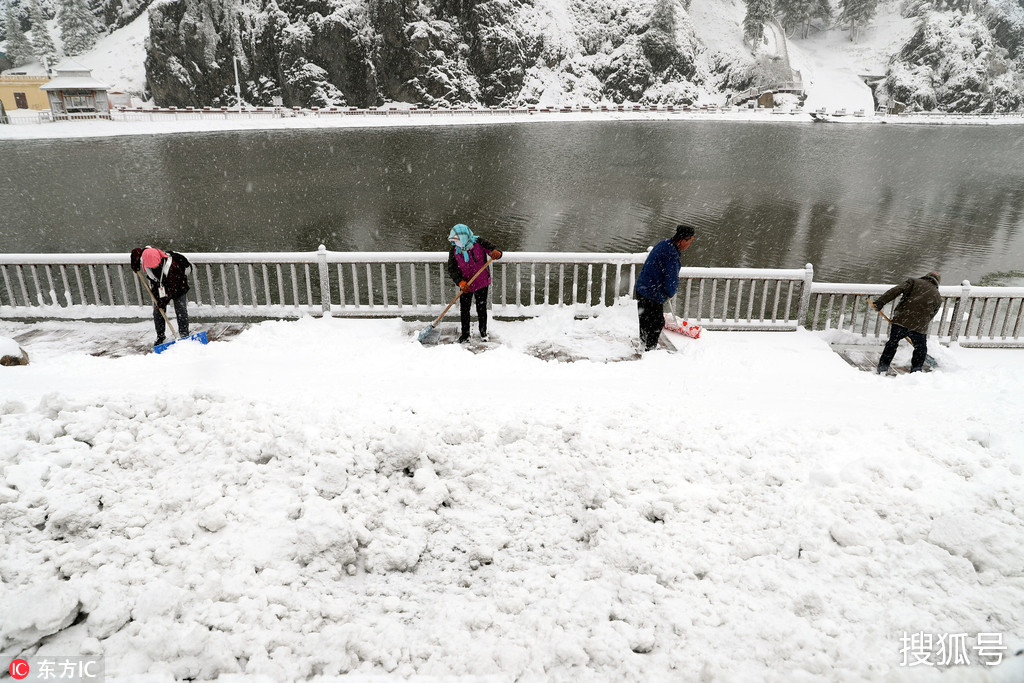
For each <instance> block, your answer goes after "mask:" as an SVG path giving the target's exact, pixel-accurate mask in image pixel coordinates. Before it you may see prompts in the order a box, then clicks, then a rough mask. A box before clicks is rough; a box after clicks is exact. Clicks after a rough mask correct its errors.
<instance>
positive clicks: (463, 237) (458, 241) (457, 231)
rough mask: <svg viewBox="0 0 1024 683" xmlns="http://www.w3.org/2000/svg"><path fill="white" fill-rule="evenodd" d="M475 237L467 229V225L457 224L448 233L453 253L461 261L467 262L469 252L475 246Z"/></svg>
mask: <svg viewBox="0 0 1024 683" xmlns="http://www.w3.org/2000/svg"><path fill="white" fill-rule="evenodd" d="M476 240H477V236H476V235H474V234H473V231H472V230H470V229H469V226H468V225H463V224H462V223H459V224H458V225H456V226H455V227H454V228H452V231H451V232H449V233H448V241H449V242H451V243H452V246H453V247H455V253H457V254H458V255H459V256H461V257H462V260H463V261H466V262H467V263H468V262H469V250H470V249H472V248H473V245H474V244H476Z"/></svg>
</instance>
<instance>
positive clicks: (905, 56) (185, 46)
mask: <svg viewBox="0 0 1024 683" xmlns="http://www.w3.org/2000/svg"><path fill="white" fill-rule="evenodd" d="M144 1H145V0H137V2H138V4H137V5H133V7H140V6H143V5H144ZM936 2H937V4H933V3H931V2H922V3H917V4H913V5H907V6H905V7H904V12H905V13H907V14H912V15H914V16H915V17H916V20H917V21H919V26H920V28H919V30H918V32H917V34H916V35H915V36H914V37H913V38H912V39H911V40H910V41H909V42H908V43H907V44H906V45H904V46H903V47H902V49H901V50H899V51H898V52H896V53H894V54H893V55H892V57H891V60H890V62H889V67H888V72H887V74H886V79H885V83H884V84H883V86H882V88H880V89H879V91H878V96H879V99H880V100H881V101H884V102H891V101H899V102H901V103H903V104H906V105H907V106H909V107H910V108H911V109H945V110H949V111H992V110H1019V109H1020V108H1021V107H1022V106H1024V103H1022V99H1024V78H1022V74H1024V48H1022V45H1024V0H975V2H972V3H970V4H967V5H964V6H963V7H956V6H951V5H949V4H947V3H945V2H941V0H936ZM128 4H131V3H130V2H129V3H128ZM122 6H123V7H127V6H128V5H122ZM689 9H690V8H689V0H632V1H629V0H158V2H156V3H154V4H152V5H151V6H150V41H149V46H148V50H147V58H146V74H147V79H148V82H149V87H150V90H151V92H152V95H153V99H154V100H155V102H156V103H157V104H159V105H164V106H167V105H174V106H189V105H191V106H209V105H222V106H223V105H229V104H233V103H234V102H235V98H234V97H235V96H234V89H235V75H234V66H235V65H234V59H235V58H237V60H238V70H239V80H240V81H241V89H242V97H243V99H244V100H245V101H246V102H248V103H250V104H254V105H270V104H271V103H272V101H273V98H275V97H280V98H281V99H282V101H283V103H284V104H285V106H307V107H308V106H327V105H352V106H359V107H366V106H373V105H380V104H382V103H385V102H409V103H415V104H418V105H420V106H431V105H440V106H450V105H459V104H482V105H527V104H537V103H547V102H546V101H545V100H553V102H552V103H554V101H557V102H558V103H560V104H566V103H596V102H622V101H630V102H640V103H654V102H661V103H673V104H687V103H691V102H694V101H695V100H697V99H698V98H699V97H701V95H702V94H709V95H713V94H716V93H730V92H735V91H738V90H742V89H744V88H747V87H749V86H750V85H752V84H757V82H758V80H759V79H763V78H764V77H765V74H766V73H774V71H773V70H772V69H765V65H764V59H762V58H761V56H759V54H758V51H757V50H754V49H747V50H745V51H735V52H733V53H729V54H723V53H721V52H716V51H714V50H712V49H709V47H708V46H707V45H706V44H705V43H704V42H702V40H701V39H700V37H699V36H700V31H699V30H697V29H699V28H700V27H695V26H694V24H693V22H692V20H691V17H690V13H689ZM737 30H739V31H741V30H742V29H741V28H739V27H738V28H737ZM774 75H775V77H777V74H774Z"/></svg>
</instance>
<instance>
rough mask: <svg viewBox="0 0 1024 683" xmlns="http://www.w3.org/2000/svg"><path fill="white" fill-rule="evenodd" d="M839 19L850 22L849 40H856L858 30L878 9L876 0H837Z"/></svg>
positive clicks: (858, 33) (865, 24) (842, 21)
mask: <svg viewBox="0 0 1024 683" xmlns="http://www.w3.org/2000/svg"><path fill="white" fill-rule="evenodd" d="M839 10H840V12H839V21H840V23H848V24H850V40H852V41H853V42H857V37H858V36H859V35H860V31H861V29H862V28H863V27H864V26H867V23H868V22H869V21H871V20H872V19H873V18H874V16H875V12H877V11H878V0H839Z"/></svg>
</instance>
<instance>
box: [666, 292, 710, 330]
mask: <svg viewBox="0 0 1024 683" xmlns="http://www.w3.org/2000/svg"><path fill="white" fill-rule="evenodd" d="M668 308H669V311H670V313H668V314H667V315H666V316H665V329H666V330H668V331H669V332H675V333H676V334H682V335H685V336H687V337H692V338H693V339H698V338H700V332H701V327H700V325H691V324H690V323H688V322H686V321H685V320H679V319H678V318H676V302H675V299H670V300H669V303H668Z"/></svg>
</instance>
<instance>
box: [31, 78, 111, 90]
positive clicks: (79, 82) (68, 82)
mask: <svg viewBox="0 0 1024 683" xmlns="http://www.w3.org/2000/svg"><path fill="white" fill-rule="evenodd" d="M39 89H40V90H109V89H110V86H109V85H107V84H106V83H103V82H102V81H97V80H96V79H95V78H93V77H92V76H57V77H56V78H54V79H53V80H52V81H50V82H49V83H47V84H46V85H41V86H39Z"/></svg>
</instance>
